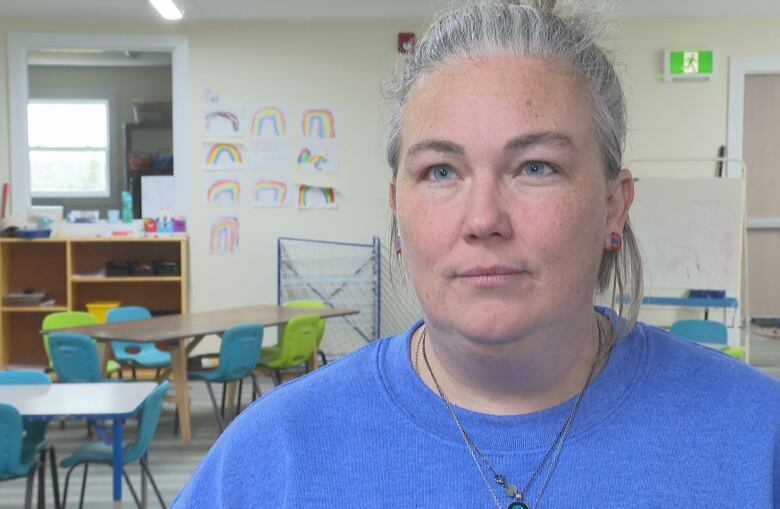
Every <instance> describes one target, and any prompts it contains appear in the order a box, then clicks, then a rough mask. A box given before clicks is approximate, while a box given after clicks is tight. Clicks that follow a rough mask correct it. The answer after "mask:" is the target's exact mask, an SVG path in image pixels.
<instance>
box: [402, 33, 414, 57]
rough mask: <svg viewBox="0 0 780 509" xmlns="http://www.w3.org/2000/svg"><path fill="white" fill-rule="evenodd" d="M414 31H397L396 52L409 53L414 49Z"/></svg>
mask: <svg viewBox="0 0 780 509" xmlns="http://www.w3.org/2000/svg"><path fill="white" fill-rule="evenodd" d="M414 40H415V38H414V32H399V33H398V53H411V52H412V51H414Z"/></svg>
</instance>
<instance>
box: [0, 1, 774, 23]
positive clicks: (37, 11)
mask: <svg viewBox="0 0 780 509" xmlns="http://www.w3.org/2000/svg"><path fill="white" fill-rule="evenodd" d="M175 1H176V2H177V4H178V5H179V6H180V7H182V8H183V9H184V10H185V19H186V20H197V21H205V20H246V19H271V20H282V19H288V20H312V19H314V20H369V19H426V18H430V17H431V16H432V15H433V14H434V13H436V12H438V11H439V10H441V9H443V8H446V7H448V6H449V5H451V4H452V3H453V2H454V3H456V4H457V3H462V1H463V0H175ZM580 2H581V3H584V4H592V3H595V4H602V5H603V4H605V3H608V4H609V5H611V6H612V7H611V8H612V9H613V10H614V11H616V14H617V15H618V17H619V18H634V17H675V18H678V17H744V16H756V17H767V16H776V17H780V1H778V0H741V1H737V0H580ZM8 17H24V18H28V17H41V18H57V19H73V20H106V21H108V20H116V21H155V22H156V21H160V22H162V21H161V20H160V18H159V17H158V16H157V14H156V12H155V11H154V9H153V8H152V7H151V6H150V5H149V3H148V2H147V0H0V18H8Z"/></svg>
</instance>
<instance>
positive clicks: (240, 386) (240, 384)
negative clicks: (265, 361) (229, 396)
mask: <svg viewBox="0 0 780 509" xmlns="http://www.w3.org/2000/svg"><path fill="white" fill-rule="evenodd" d="M243 389H244V379H243V378H242V379H241V380H239V381H238V401H237V402H236V412H235V413H234V414H233V419H235V418H236V417H238V414H239V413H241V392H242V391H243Z"/></svg>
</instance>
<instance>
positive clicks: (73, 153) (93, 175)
mask: <svg viewBox="0 0 780 509" xmlns="http://www.w3.org/2000/svg"><path fill="white" fill-rule="evenodd" d="M108 115H109V112H108V101H107V100H104V99H96V100H32V101H30V102H29V104H28V105H27V126H28V129H27V143H28V148H29V154H30V192H31V194H32V196H33V197H106V196H109V195H110V180H109V167H108V161H109V157H108V154H109V152H108V150H109V147H108V140H109V132H108V129H109V128H108V125H109V116H108Z"/></svg>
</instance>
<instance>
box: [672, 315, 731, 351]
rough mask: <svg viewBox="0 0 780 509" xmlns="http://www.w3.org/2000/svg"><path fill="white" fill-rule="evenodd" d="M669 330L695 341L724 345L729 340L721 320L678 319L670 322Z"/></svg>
mask: <svg viewBox="0 0 780 509" xmlns="http://www.w3.org/2000/svg"><path fill="white" fill-rule="evenodd" d="M669 332H671V333H672V334H675V335H677V336H680V337H681V338H685V339H687V340H689V341H695V342H697V343H716V344H721V345H725V344H728V341H729V333H728V330H727V329H726V326H725V325H724V324H723V323H721V322H711V321H709V320H678V321H676V322H674V323H673V324H672V326H671V328H670V329H669Z"/></svg>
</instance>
